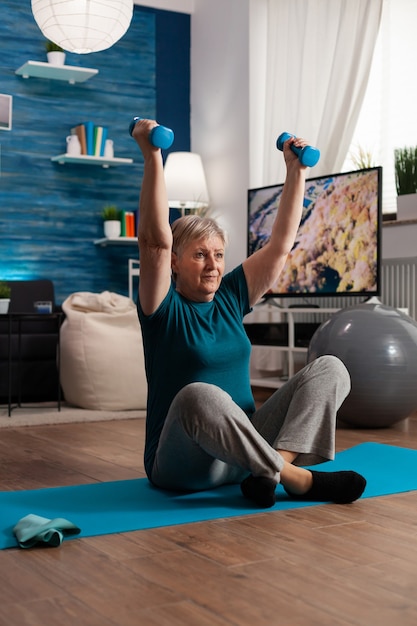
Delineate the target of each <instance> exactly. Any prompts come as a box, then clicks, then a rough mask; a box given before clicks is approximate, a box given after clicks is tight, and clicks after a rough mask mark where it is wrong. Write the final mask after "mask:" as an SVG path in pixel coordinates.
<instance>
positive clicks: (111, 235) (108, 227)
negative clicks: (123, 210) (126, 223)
mask: <svg viewBox="0 0 417 626" xmlns="http://www.w3.org/2000/svg"><path fill="white" fill-rule="evenodd" d="M121 230H122V225H121V223H120V220H106V221H105V222H104V236H105V237H107V239H117V237H120V233H121Z"/></svg>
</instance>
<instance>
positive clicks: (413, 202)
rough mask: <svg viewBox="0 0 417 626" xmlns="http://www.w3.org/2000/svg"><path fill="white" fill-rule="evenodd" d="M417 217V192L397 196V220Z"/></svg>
mask: <svg viewBox="0 0 417 626" xmlns="http://www.w3.org/2000/svg"><path fill="white" fill-rule="evenodd" d="M416 219H417V193H406V194H403V195H402V196H397V220H416Z"/></svg>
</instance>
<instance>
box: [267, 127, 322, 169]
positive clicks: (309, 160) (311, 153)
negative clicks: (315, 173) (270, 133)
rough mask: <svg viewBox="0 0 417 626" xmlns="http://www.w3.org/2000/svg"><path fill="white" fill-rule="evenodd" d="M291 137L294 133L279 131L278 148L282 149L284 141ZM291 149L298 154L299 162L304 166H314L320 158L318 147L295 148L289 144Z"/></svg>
mask: <svg viewBox="0 0 417 626" xmlns="http://www.w3.org/2000/svg"><path fill="white" fill-rule="evenodd" d="M291 137H295V135H291V134H290V133H281V134H280V136H279V137H278V139H277V148H278V150H283V149H284V143H285V142H286V141H287V140H288V139H290V138H291ZM291 150H292V151H293V152H294V154H296V155H297V156H298V158H299V160H300V163H301V164H302V165H304V166H305V167H314V165H316V163H318V161H319V159H320V150H319V149H318V148H313V146H304V148H297V146H294V144H291Z"/></svg>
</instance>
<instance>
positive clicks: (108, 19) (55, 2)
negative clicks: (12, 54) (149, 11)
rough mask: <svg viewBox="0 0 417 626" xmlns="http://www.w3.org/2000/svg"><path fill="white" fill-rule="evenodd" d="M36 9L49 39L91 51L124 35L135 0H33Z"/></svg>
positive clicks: (72, 48) (69, 47) (79, 50)
mask: <svg viewBox="0 0 417 626" xmlns="http://www.w3.org/2000/svg"><path fill="white" fill-rule="evenodd" d="M32 13H33V17H34V18H35V21H36V23H37V25H38V26H39V28H40V29H41V31H42V33H43V34H44V35H45V37H46V38H47V39H49V40H50V41H53V42H54V43H56V44H58V45H59V46H61V48H63V49H64V50H67V51H68V52H75V53H77V54H87V53H89V52H99V51H100V50H106V49H107V48H110V47H111V46H112V45H113V44H115V43H116V41H119V39H120V38H121V37H123V35H124V34H125V32H126V31H127V29H128V28H129V25H130V22H131V21H132V15H133V0H32Z"/></svg>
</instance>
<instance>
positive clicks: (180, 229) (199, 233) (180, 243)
mask: <svg viewBox="0 0 417 626" xmlns="http://www.w3.org/2000/svg"><path fill="white" fill-rule="evenodd" d="M172 236H173V242H172V251H173V252H175V254H177V255H178V256H181V253H182V251H183V250H184V248H185V247H186V246H187V244H188V243H189V242H190V241H196V240H198V239H203V238H209V237H220V239H221V240H222V242H223V245H224V247H226V246H227V234H226V232H225V231H224V230H223V228H221V227H220V226H219V225H218V223H217V222H216V221H215V220H213V219H211V218H210V217H201V216H200V215H184V216H183V217H180V218H178V219H177V220H175V222H174V223H173V224H172Z"/></svg>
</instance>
